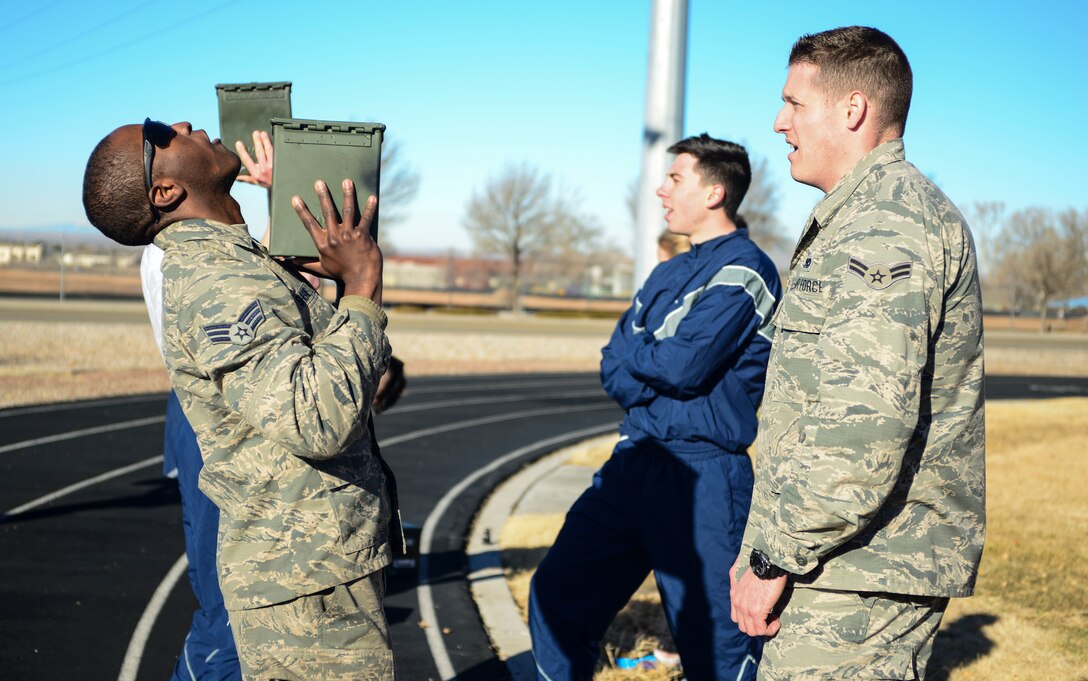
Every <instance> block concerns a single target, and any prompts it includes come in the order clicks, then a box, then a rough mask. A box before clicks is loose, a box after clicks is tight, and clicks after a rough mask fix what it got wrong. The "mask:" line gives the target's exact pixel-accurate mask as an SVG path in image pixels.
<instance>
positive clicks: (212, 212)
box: [170, 194, 245, 225]
mask: <svg viewBox="0 0 1088 681" xmlns="http://www.w3.org/2000/svg"><path fill="white" fill-rule="evenodd" d="M170 217H171V218H172V219H173V220H172V221H174V222H176V221H178V220H188V219H194V218H195V219H199V220H214V221H216V222H222V223H225V224H228V225H237V224H241V223H242V222H245V220H244V219H243V218H242V209H241V207H240V206H239V205H238V202H237V201H235V200H234V198H233V197H231V195H230V194H217V195H214V196H210V197H207V198H205V197H200V196H194V195H190V196H189V197H188V199H187V200H186V201H184V202H183V203H182V204H181V205H180V206H178V208H177V210H175V211H174V213H173V215H171V216H170Z"/></svg>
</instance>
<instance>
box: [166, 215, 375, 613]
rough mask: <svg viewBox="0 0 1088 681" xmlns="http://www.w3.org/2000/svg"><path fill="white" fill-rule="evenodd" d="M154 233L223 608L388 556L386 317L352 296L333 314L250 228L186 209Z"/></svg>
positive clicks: (170, 350)
mask: <svg viewBox="0 0 1088 681" xmlns="http://www.w3.org/2000/svg"><path fill="white" fill-rule="evenodd" d="M155 244H156V245H158V246H159V247H160V248H162V249H163V250H164V251H165V256H164V260H163V351H164V354H165V358H166V364H167V367H168V368H169V371H170V379H171V382H172V383H173V386H174V389H175V390H176V391H177V394H178V397H179V398H180V399H181V404H182V406H183V408H184V411H185V415H186V417H188V419H189V422H190V423H191V424H192V426H193V429H194V430H195V431H196V435H197V440H198V442H199V443H200V451H201V454H202V455H203V458H204V468H203V470H202V471H201V473H200V489H201V490H202V491H203V492H204V493H205V494H207V495H208V497H209V498H210V499H211V500H212V501H213V502H215V504H216V505H217V506H219V508H220V509H221V511H222V514H221V520H220V525H219V550H218V556H217V557H218V565H219V582H220V586H221V587H222V590H223V598H224V600H225V602H226V605H227V608H228V609H229V610H240V609H246V608H254V607H259V606H264V605H269V604H273V603H280V602H284V601H288V600H291V599H293V598H295V597H297V596H300V595H304V594H309V593H313V592H316V591H321V590H323V589H326V588H329V587H333V586H336V585H338V584H343V583H345V582H348V581H351V580H353V579H356V578H358V577H362V576H365V575H367V574H369V573H371V572H373V571H375V570H378V569H380V568H382V567H384V566H385V565H387V564H388V563H389V561H390V549H389V542H388V539H387V538H388V534H389V521H390V516H391V509H390V498H389V497H390V493H389V491H388V490H387V489H386V485H385V475H384V474H383V469H382V462H381V460H380V455H377V450H376V445H374V444H373V443H372V437H373V436H372V434H371V433H372V431H370V430H369V428H368V424H369V411H370V403H371V401H372V400H373V397H374V392H375V390H376V389H377V385H378V380H379V379H380V378H381V375H382V373H383V372H384V371H385V367H386V363H387V362H388V359H389V354H390V348H389V341H388V340H387V339H386V336H385V332H384V329H385V324H386V318H385V314H384V313H383V312H382V311H381V309H380V308H379V307H378V306H377V305H375V304H374V303H373V302H372V301H370V300H368V299H366V298H362V297H359V296H347V297H345V298H344V299H343V300H341V302H340V309H339V310H337V309H336V308H334V307H333V306H332V305H331V304H330V303H329V302H328V301H326V300H324V299H323V298H322V297H321V296H320V295H318V294H317V292H316V291H314V290H313V289H312V288H310V287H309V286H308V285H307V284H306V283H305V282H303V281H302V280H300V279H299V278H297V277H296V276H294V275H293V274H291V273H290V272H288V271H287V270H285V269H284V268H283V267H281V266H280V265H279V263H277V262H276V261H275V260H273V259H272V258H271V257H269V255H268V252H267V251H266V250H265V249H264V247H263V246H261V245H260V244H258V243H257V242H255V241H254V240H253V239H252V238H250V236H249V233H248V231H247V230H246V226H245V225H226V224H222V223H219V222H213V221H210V220H183V221H181V222H178V223H175V224H173V225H171V226H169V227H167V228H166V229H165V230H163V231H162V232H160V233H159V234H158V235H157V236H156V237H155Z"/></svg>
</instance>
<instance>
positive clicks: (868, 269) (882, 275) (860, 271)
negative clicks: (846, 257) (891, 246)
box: [849, 258, 914, 291]
mask: <svg viewBox="0 0 1088 681" xmlns="http://www.w3.org/2000/svg"><path fill="white" fill-rule="evenodd" d="M913 267H914V264H913V263H910V262H901V263H897V264H895V265H885V264H884V263H882V262H878V263H876V264H874V265H866V264H865V263H864V262H862V261H861V260H858V259H857V258H850V265H849V268H850V273H851V274H853V275H855V276H856V277H858V278H859V279H861V280H862V281H863V282H865V285H866V286H868V287H869V288H872V289H876V290H878V291H879V290H882V289H886V288H888V287H889V286H891V285H892V284H894V283H896V282H897V281H902V280H904V279H910V274H911V270H912V269H913Z"/></svg>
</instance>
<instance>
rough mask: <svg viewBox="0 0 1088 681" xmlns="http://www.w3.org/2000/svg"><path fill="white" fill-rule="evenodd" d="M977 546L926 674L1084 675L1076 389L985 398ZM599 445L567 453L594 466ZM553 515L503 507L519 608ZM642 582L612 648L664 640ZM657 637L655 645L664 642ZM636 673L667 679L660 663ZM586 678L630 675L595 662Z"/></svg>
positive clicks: (650, 592) (1083, 531)
mask: <svg viewBox="0 0 1088 681" xmlns="http://www.w3.org/2000/svg"><path fill="white" fill-rule="evenodd" d="M986 423H987V437H986V443H987V476H988V480H987V488H988V489H987V494H988V496H987V513H988V527H987V540H986V551H985V554H984V555H983V560H982V567H981V571H980V574H979V580H978V588H977V590H976V595H975V596H974V597H972V598H969V599H957V600H953V601H952V604H951V605H950V607H949V610H948V613H947V614H946V616H945V619H944V622H943V624H942V627H941V633H940V635H939V636H938V638H937V642H936V645H935V649H934V654H933V659H932V661H931V663H930V668H929V677H928V678H930V679H937V680H938V681H990V680H992V679H1010V680H1022V681H1029V680H1033V679H1070V680H1077V679H1079V680H1085V679H1088V544H1086V542H1085V538H1086V537H1088V495H1086V494H1085V490H1084V487H1085V485H1086V484H1088V399H1084V398H1067V399H1052V400H1038V401H1005V402H990V403H989V404H988V405H987V417H986ZM610 453H611V446H610V444H609V443H607V442H603V443H602V444H601V445H600V446H598V447H596V448H594V449H591V450H585V451H583V452H581V453H580V454H579V459H578V461H577V463H578V464H579V465H593V466H599V465H600V464H602V463H603V462H604V461H605V460H606V459H607V458H608V456H609V454H610ZM562 520H563V516H562V515H561V514H556V515H548V516H515V517H514V518H511V521H510V523H508V525H507V527H506V528H504V530H503V536H502V545H503V548H504V549H506V548H507V547H508V546H509V547H512V548H513V547H516V548H517V549H519V550H518V551H516V552H512V553H516V554H517V555H518V560H519V562H518V563H517V564H511V565H509V566H508V571H509V574H510V584H511V590H512V592H513V593H514V596H515V599H516V600H518V602H519V605H521V607H522V608H524V603H525V601H526V599H527V596H528V584H529V579H530V577H531V574H532V569H533V568H534V566H535V562H534V560H536V561H539V558H540V557H542V556H543V554H544V552H545V550H546V547H547V546H549V545H550V544H551V542H552V541H553V540H554V537H555V535H556V534H557V533H558V531H559V527H560V525H561V523H562ZM665 636H667V628H666V627H665V620H664V613H663V612H662V610H661V607H660V601H659V600H658V598H657V594H656V590H655V589H653V583H652V581H651V580H647V583H646V584H644V585H643V588H642V589H640V591H639V593H638V594H636V596H635V598H633V599H632V602H631V603H629V604H628V605H627V607H626V608H625V609H624V612H623V613H621V615H620V616H619V617H618V618H617V622H616V623H614V624H613V627H612V628H611V629H610V630H609V632H608V634H607V635H606V647H607V648H608V650H609V651H610V652H611V654H612V655H613V656H615V655H617V654H618V655H623V656H634V655H639V654H644V653H645V651H646V650H647V649H652V648H653V647H654V645H656V644H657V643H658V641H662V640H664V641H667V638H664V637H665ZM666 645H667V643H666ZM653 674H656V675H651V673H642V672H640V673H638V674H637V678H640V679H659V678H660V679H663V678H668V677H667V675H666V674H665V672H662V671H658V672H653ZM594 678H595V680H596V681H619V680H620V679H629V678H635V675H633V673H632V672H629V671H623V670H619V669H615V668H614V667H612V666H611V665H609V664H607V662H605V663H603V664H602V666H601V668H600V670H599V671H598V673H597V675H596V676H595V677H594Z"/></svg>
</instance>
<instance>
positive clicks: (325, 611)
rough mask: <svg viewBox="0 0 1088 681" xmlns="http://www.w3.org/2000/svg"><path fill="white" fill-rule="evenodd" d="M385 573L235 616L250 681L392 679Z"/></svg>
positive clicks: (360, 680) (382, 680)
mask: <svg viewBox="0 0 1088 681" xmlns="http://www.w3.org/2000/svg"><path fill="white" fill-rule="evenodd" d="M384 603H385V573H384V571H378V572H375V573H372V574H370V575H367V576H366V577H363V578H361V579H357V580H355V581H354V582H349V583H347V584H341V585H339V586H336V587H332V588H330V589H325V590H324V591H320V592H318V593H315V594H309V595H307V596H300V597H298V598H296V599H294V600H292V601H288V602H286V603H277V604H275V605H269V606H266V607H263V608H253V609H250V610H236V611H233V612H231V626H232V627H233V628H234V632H235V636H236V638H237V641H238V652H239V657H240V659H241V663H242V668H243V670H244V671H245V678H246V679H247V681H317V680H320V681H393V679H394V678H395V671H394V668H393V649H392V645H391V642H390V639H389V623H388V622H387V621H386V619H385V607H384Z"/></svg>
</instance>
